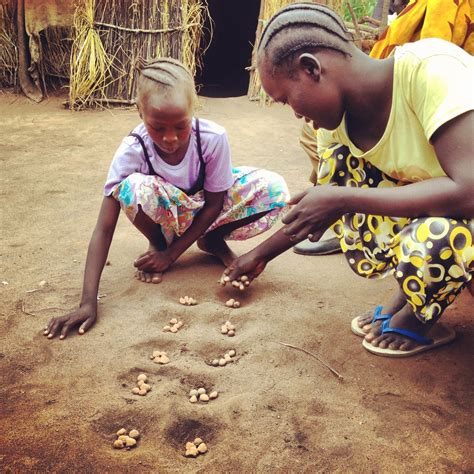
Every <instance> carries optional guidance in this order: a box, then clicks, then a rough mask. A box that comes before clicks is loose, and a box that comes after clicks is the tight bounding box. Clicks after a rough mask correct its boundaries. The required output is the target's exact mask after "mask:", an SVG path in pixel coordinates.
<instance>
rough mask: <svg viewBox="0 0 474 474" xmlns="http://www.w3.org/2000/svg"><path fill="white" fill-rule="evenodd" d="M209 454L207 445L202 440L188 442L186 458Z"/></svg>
mask: <svg viewBox="0 0 474 474" xmlns="http://www.w3.org/2000/svg"><path fill="white" fill-rule="evenodd" d="M206 452H207V446H206V443H204V442H203V440H202V439H201V438H196V439H195V440H194V441H193V442H190V441H188V442H187V443H186V453H185V454H184V455H185V456H186V457H188V458H189V457H192V458H195V457H197V456H199V455H200V454H204V453H206Z"/></svg>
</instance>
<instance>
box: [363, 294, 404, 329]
mask: <svg viewBox="0 0 474 474" xmlns="http://www.w3.org/2000/svg"><path fill="white" fill-rule="evenodd" d="M405 305H406V298H405V295H404V294H403V292H402V290H400V289H398V290H397V293H396V295H395V296H394V297H393V298H392V300H391V301H390V302H389V303H388V304H387V305H384V307H383V309H382V315H384V314H391V315H393V314H395V313H397V312H398V311H400V310H401V309H402V308H403V307H404V306H405ZM373 317H374V312H373V311H367V312H366V313H365V314H363V315H362V316H359V319H358V320H357V324H358V326H359V327H360V328H361V329H362V331H364V332H365V333H366V334H371V333H372V334H373V335H374V336H378V335H380V326H381V325H382V321H376V322H375V323H373V322H372V320H373Z"/></svg>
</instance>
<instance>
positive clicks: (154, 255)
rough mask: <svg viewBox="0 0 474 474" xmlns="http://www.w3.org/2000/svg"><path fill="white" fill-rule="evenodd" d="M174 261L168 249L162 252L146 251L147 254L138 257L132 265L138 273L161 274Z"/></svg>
mask: <svg viewBox="0 0 474 474" xmlns="http://www.w3.org/2000/svg"><path fill="white" fill-rule="evenodd" d="M174 260H175V259H174V258H172V257H171V255H170V252H169V250H168V249H166V250H162V251H157V250H148V252H145V253H144V254H143V255H140V256H139V257H138V258H137V259H136V260H135V262H133V265H134V267H136V268H137V269H138V270H139V271H143V272H147V273H162V272H164V271H166V270H167V269H168V268H169V267H170V266H171V265H172V263H173V262H174Z"/></svg>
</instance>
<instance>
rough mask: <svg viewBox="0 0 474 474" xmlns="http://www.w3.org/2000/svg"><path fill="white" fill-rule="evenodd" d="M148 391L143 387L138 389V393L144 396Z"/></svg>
mask: <svg viewBox="0 0 474 474" xmlns="http://www.w3.org/2000/svg"><path fill="white" fill-rule="evenodd" d="M147 393H148V391H147V390H145V389H144V388H141V389H140V390H139V391H138V395H140V396H142V397H143V396H145V395H146V394H147Z"/></svg>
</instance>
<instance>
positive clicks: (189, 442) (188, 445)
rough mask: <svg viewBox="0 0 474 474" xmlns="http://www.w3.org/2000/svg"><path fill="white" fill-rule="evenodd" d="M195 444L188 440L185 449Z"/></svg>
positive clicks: (193, 446)
mask: <svg viewBox="0 0 474 474" xmlns="http://www.w3.org/2000/svg"><path fill="white" fill-rule="evenodd" d="M195 447H196V446H195V445H194V443H191V441H188V442H187V443H186V451H187V450H189V449H191V448H195Z"/></svg>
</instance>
